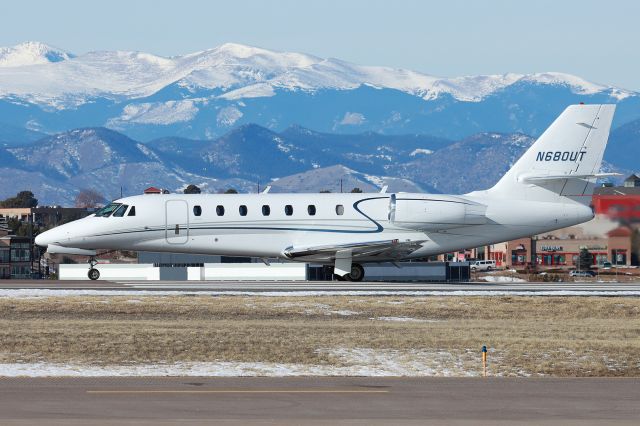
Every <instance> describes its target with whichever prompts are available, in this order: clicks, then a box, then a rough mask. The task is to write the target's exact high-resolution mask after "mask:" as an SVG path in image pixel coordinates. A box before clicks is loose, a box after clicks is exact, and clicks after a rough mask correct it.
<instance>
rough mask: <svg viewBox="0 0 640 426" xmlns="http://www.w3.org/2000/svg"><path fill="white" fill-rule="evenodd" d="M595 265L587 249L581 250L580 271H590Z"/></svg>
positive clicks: (579, 258)
mask: <svg viewBox="0 0 640 426" xmlns="http://www.w3.org/2000/svg"><path fill="white" fill-rule="evenodd" d="M592 263H593V256H592V255H591V253H590V252H589V250H588V249H587V248H586V247H583V248H581V249H580V255H579V256H578V265H577V267H578V269H579V270H581V271H588V270H589V269H591V264H592Z"/></svg>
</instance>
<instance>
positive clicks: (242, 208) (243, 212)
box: [238, 205, 247, 216]
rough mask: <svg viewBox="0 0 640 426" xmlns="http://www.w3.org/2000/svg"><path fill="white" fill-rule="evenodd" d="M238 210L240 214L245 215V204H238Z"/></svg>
mask: <svg viewBox="0 0 640 426" xmlns="http://www.w3.org/2000/svg"><path fill="white" fill-rule="evenodd" d="M238 211H239V212H240V216H246V215H247V206H245V205H242V206H240V208H239V209H238Z"/></svg>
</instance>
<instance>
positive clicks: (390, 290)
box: [0, 280, 640, 296]
mask: <svg viewBox="0 0 640 426" xmlns="http://www.w3.org/2000/svg"><path fill="white" fill-rule="evenodd" d="M3 290H53V291H56V290H71V291H74V290H76V291H89V292H91V291H100V292H103V293H105V292H106V293H108V292H109V291H114V294H116V293H117V292H122V291H149V292H194V293H195V292H205V293H210V294H230V295H231V294H268V295H276V294H289V295H296V294H297V295H306V294H320V295H331V294H335V295H340V294H349V295H386V294H398V295H403V294H405V295H544V296H549V295H551V296H553V295H557V296H562V295H577V296H580V295H584V296H640V283H639V282H631V283H615V282H582V283H580V282H567V283H528V282H518V283H511V282H508V283H393V282H359V283H353V282H340V281H279V282H278V281H89V280H86V281H53V280H6V281H0V295H1V294H2V291H3Z"/></svg>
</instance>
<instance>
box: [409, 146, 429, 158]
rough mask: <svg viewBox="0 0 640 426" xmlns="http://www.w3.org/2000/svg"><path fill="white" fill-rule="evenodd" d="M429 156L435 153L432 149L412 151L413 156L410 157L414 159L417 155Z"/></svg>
mask: <svg viewBox="0 0 640 426" xmlns="http://www.w3.org/2000/svg"><path fill="white" fill-rule="evenodd" d="M429 154H433V151H432V150H430V149H424V148H417V149H414V150H413V151H411V154H409V155H410V156H412V157H415V156H416V155H429Z"/></svg>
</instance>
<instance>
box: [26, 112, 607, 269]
mask: <svg viewBox="0 0 640 426" xmlns="http://www.w3.org/2000/svg"><path fill="white" fill-rule="evenodd" d="M614 110H615V105H582V104H580V105H572V106H569V107H568V108H567V109H566V110H565V111H564V112H563V113H562V114H561V115H560V116H559V117H558V118H557V119H556V120H555V121H554V122H553V124H551V126H550V127H549V128H548V129H547V130H546V131H545V132H544V133H543V134H542V136H540V138H538V140H537V141H536V142H535V143H534V144H533V145H532V146H531V147H530V148H529V149H528V150H527V152H525V153H524V155H523V156H522V157H521V158H520V159H519V160H518V161H517V162H516V163H515V164H514V165H513V167H512V168H511V169H510V170H509V171H508V172H507V173H506V174H505V175H504V176H503V177H502V179H500V181H499V182H498V183H496V184H495V185H494V186H493V187H492V188H490V189H487V190H484V191H475V192H471V193H469V194H465V195H441V194H410V193H390V194H387V193H368V194H351V193H350V194H269V193H260V194H215V195H214V194H193V195H185V194H162V195H138V196H133V197H125V198H121V199H119V200H116V201H114V202H112V203H111V204H109V205H107V206H106V207H104V208H103V209H101V210H99V211H98V212H96V213H95V214H92V215H91V216H88V217H86V218H84V219H80V220H76V221H74V222H70V223H67V224H64V225H61V226H58V227H56V228H54V229H51V230H49V231H46V232H44V233H42V234H40V235H38V236H37V237H36V244H38V245H40V246H47V247H48V251H49V252H51V253H67V254H80V255H87V256H90V257H91V261H90V264H91V267H90V270H89V273H88V276H89V278H91V279H97V278H99V276H100V273H99V272H98V270H97V269H95V268H94V266H95V258H94V256H95V255H96V250H99V249H100V250H101V249H108V250H136V251H138V250H140V251H159V252H174V253H197V254H216V255H227V256H251V257H259V258H264V259H268V258H278V259H284V260H288V261H297V262H315V263H321V264H327V265H332V266H333V268H334V273H335V274H336V276H337V277H338V278H339V279H345V280H352V281H360V280H362V279H363V278H364V268H363V267H362V264H366V263H375V262H385V261H386V262H388V261H391V262H395V261H400V260H404V259H411V258H423V257H427V256H431V255H435V254H440V253H446V252H451V251H454V250H459V249H464V248H467V247H478V246H482V245H487V244H493V243H497V242H501V241H508V240H513V239H516V238H521V237H525V236H530V235H534V234H539V233H542V232H547V231H551V230H554V229H559V228H564V227H566V226H570V225H575V224H578V223H581V222H585V221H588V220H590V219H591V218H593V211H592V209H591V207H590V203H591V195H592V193H593V188H594V186H595V183H596V179H597V178H599V177H603V176H610V175H612V174H610V173H599V170H600V163H601V162H602V156H603V154H604V149H605V146H606V144H607V139H608V136H609V129H610V127H611V121H612V119H613V113H614ZM452 161H455V159H452Z"/></svg>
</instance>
